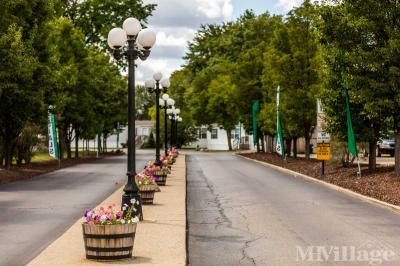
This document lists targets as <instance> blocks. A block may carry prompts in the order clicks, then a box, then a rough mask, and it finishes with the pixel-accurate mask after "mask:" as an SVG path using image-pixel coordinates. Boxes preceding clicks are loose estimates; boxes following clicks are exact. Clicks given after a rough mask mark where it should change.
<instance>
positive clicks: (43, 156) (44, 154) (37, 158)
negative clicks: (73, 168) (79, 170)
mask: <svg viewBox="0 0 400 266" xmlns="http://www.w3.org/2000/svg"><path fill="white" fill-rule="evenodd" d="M94 154H96V151H90V155H94ZM86 155H87V152H86V151H83V150H82V151H79V156H81V157H82V156H86ZM74 156H75V150H72V158H74ZM64 158H67V153H66V152H65V153H64ZM51 160H55V159H54V158H53V157H50V155H49V152H48V151H40V152H36V153H35V155H34V156H33V158H32V163H38V162H45V161H51Z"/></svg>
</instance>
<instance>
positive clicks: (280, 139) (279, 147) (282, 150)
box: [275, 86, 285, 158]
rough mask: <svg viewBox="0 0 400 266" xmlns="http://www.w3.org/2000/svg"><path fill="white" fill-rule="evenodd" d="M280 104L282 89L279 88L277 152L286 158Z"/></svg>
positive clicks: (277, 96) (277, 100)
mask: <svg viewBox="0 0 400 266" xmlns="http://www.w3.org/2000/svg"><path fill="white" fill-rule="evenodd" d="M279 104H280V87H279V86H278V89H277V93H276V148H275V149H276V152H277V153H278V154H279V155H281V156H282V158H283V157H284V156H285V146H284V145H283V134H282V125H281V113H280V112H279Z"/></svg>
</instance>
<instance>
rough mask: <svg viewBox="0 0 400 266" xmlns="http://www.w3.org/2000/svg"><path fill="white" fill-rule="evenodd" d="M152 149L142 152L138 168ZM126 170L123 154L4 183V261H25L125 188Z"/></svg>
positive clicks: (0, 259)
mask: <svg viewBox="0 0 400 266" xmlns="http://www.w3.org/2000/svg"><path fill="white" fill-rule="evenodd" d="M152 154H153V153H149V152H148V151H147V152H146V151H139V152H138V154H137V169H142V168H143V167H144V164H145V162H146V161H148V160H150V159H151V158H152ZM125 173H126V156H118V157H109V158H106V159H103V160H99V161H96V162H93V163H88V164H81V165H77V166H74V167H69V168H64V169H61V170H59V171H55V172H52V173H49V174H45V175H41V176H38V177H35V178H33V179H32V180H29V181H21V182H16V183H12V184H6V185H0V265H13V266H14V265H25V264H26V263H27V262H29V261H30V260H31V259H32V258H34V257H35V256H36V255H37V254H38V253H39V252H40V251H41V250H43V249H44V248H45V247H47V246H48V245H49V244H50V243H51V242H53V241H54V240H55V239H56V238H57V237H58V236H60V235H61V234H62V233H63V232H65V231H66V230H67V229H68V228H69V227H70V226H71V225H72V224H73V223H74V222H76V220H78V219H79V218H80V217H81V216H82V215H83V212H84V211H85V210H86V209H89V208H93V207H95V206H96V205H98V204H99V203H100V202H101V201H103V200H104V199H105V198H106V197H107V196H108V195H110V194H111V193H112V192H114V191H115V190H116V189H117V188H118V187H120V186H121V185H122V184H123V183H124V181H125V180H126V179H125V178H126V177H125ZM116 182H118V184H116Z"/></svg>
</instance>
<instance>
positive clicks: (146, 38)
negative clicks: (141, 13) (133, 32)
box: [137, 28, 156, 49]
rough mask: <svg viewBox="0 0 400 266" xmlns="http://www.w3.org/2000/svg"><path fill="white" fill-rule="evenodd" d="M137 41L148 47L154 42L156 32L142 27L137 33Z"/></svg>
mask: <svg viewBox="0 0 400 266" xmlns="http://www.w3.org/2000/svg"><path fill="white" fill-rule="evenodd" d="M137 42H138V43H139V44H140V45H141V46H143V47H144V48H145V49H150V48H151V47H153V45H154V44H155V43H156V34H155V32H154V31H153V30H151V29H149V28H147V29H143V30H141V31H140V32H139V34H138V37H137Z"/></svg>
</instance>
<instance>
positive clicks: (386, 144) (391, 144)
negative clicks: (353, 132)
mask: <svg viewBox="0 0 400 266" xmlns="http://www.w3.org/2000/svg"><path fill="white" fill-rule="evenodd" d="M376 146H377V147H376V155H377V156H378V157H381V156H382V154H390V156H392V157H394V151H395V146H396V145H395V141H394V140H393V139H383V140H381V141H379V142H378V143H377V144H376Z"/></svg>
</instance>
